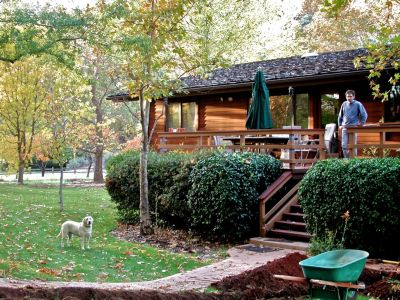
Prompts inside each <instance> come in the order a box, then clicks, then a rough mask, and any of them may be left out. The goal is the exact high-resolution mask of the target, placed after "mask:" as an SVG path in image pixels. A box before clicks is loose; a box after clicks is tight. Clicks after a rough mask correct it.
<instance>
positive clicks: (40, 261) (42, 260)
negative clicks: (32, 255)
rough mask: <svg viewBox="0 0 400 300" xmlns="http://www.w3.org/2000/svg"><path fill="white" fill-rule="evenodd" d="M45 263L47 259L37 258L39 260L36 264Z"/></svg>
mask: <svg viewBox="0 0 400 300" xmlns="http://www.w3.org/2000/svg"><path fill="white" fill-rule="evenodd" d="M47 263H48V261H47V260H45V259H39V261H38V264H41V265H45V264H47Z"/></svg>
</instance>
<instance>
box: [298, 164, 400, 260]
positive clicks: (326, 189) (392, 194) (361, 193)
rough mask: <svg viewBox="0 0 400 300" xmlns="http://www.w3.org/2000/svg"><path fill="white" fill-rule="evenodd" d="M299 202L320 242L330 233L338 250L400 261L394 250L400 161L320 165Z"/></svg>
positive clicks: (302, 188) (399, 203)
mask: <svg viewBox="0 0 400 300" xmlns="http://www.w3.org/2000/svg"><path fill="white" fill-rule="evenodd" d="M299 198H300V203H301V206H302V208H303V210H304V213H305V219H306V223H307V229H308V231H309V232H311V233H313V234H315V236H316V237H317V238H323V237H324V236H327V233H329V234H330V235H333V236H334V237H333V238H334V239H335V242H334V244H343V246H344V247H346V248H358V249H364V250H366V251H368V252H370V255H371V256H375V257H377V256H380V257H392V258H393V257H395V258H399V253H400V247H399V246H395V244H393V241H394V240H396V239H397V238H398V236H399V232H400V218H399V216H400V159H399V158H373V159H351V160H338V159H329V160H325V161H320V162H318V163H317V164H316V165H315V166H314V167H313V168H311V169H310V170H309V171H308V172H307V174H306V175H305V177H304V178H303V180H302V181H301V185H300V188H299ZM346 211H348V212H349V215H350V217H349V218H348V221H347V224H346V222H345V219H344V218H343V215H344V213H345V212H346ZM345 224H346V228H345ZM396 245H397V244H396Z"/></svg>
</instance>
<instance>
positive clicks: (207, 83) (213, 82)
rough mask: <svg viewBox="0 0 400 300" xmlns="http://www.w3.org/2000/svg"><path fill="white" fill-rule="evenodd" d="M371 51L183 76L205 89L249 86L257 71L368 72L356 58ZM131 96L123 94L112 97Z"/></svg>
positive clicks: (270, 77) (282, 75)
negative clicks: (361, 67)
mask: <svg viewBox="0 0 400 300" xmlns="http://www.w3.org/2000/svg"><path fill="white" fill-rule="evenodd" d="M366 54H367V50H366V49H355V50H346V51H338V52H325V53H321V54H318V55H303V56H293V57H287V58H279V59H272V60H264V61H257V62H251V63H244V64H237V65H233V66H231V67H229V68H224V69H222V68H221V69H216V70H214V71H213V72H212V73H211V74H210V75H209V76H208V77H207V78H202V77H200V76H189V77H185V78H183V79H182V81H183V84H184V87H185V89H186V90H188V91H196V90H201V89H213V88H214V89H215V88H226V87H229V86H237V85H249V84H251V83H252V81H253V79H254V76H255V73H256V72H257V70H261V71H263V72H264V75H265V78H266V81H267V83H268V84H271V83H272V84H273V83H274V82H277V81H285V82H286V81H291V80H293V81H294V80H299V79H307V78H308V79H317V77H324V76H334V75H344V74H347V75H349V74H353V73H354V72H357V73H358V72H365V71H366V70H365V69H361V70H359V69H356V68H355V67H354V63H353V60H354V59H355V58H356V57H359V56H363V55H366ZM123 96H125V97H126V96H127V94H119V95H113V96H109V97H108V98H109V99H113V98H114V99H115V98H119V97H123Z"/></svg>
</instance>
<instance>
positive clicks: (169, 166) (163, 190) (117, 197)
mask: <svg viewBox="0 0 400 300" xmlns="http://www.w3.org/2000/svg"><path fill="white" fill-rule="evenodd" d="M208 153H209V152H207V151H199V152H194V153H182V152H167V153H164V154H161V153H157V152H150V153H149V159H148V182H149V205H150V211H151V215H152V219H153V221H156V222H157V224H158V225H164V224H165V225H173V226H175V227H178V228H188V226H189V223H190V210H189V207H188V200H187V195H188V190H189V174H190V171H191V169H192V168H193V166H194V165H195V164H196V162H197V160H198V159H199V158H201V157H205V156H207V155H208ZM139 166H140V153H139V152H135V151H133V152H124V153H121V154H119V155H117V156H115V157H113V158H111V159H109V161H108V162H107V177H106V188H107V190H108V193H109V194H110V196H111V200H112V201H114V202H115V203H116V204H117V209H118V215H119V218H120V221H122V222H124V223H137V221H138V215H137V213H135V211H137V210H138V209H139V203H140V179H139Z"/></svg>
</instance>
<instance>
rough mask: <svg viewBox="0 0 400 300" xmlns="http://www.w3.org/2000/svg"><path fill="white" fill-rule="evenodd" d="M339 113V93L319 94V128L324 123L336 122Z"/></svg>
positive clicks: (323, 125) (323, 126)
mask: <svg viewBox="0 0 400 300" xmlns="http://www.w3.org/2000/svg"><path fill="white" fill-rule="evenodd" d="M338 114H339V94H338V93H334V94H322V95H321V128H325V125H326V124H329V123H337V118H338Z"/></svg>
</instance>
